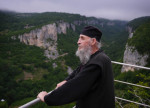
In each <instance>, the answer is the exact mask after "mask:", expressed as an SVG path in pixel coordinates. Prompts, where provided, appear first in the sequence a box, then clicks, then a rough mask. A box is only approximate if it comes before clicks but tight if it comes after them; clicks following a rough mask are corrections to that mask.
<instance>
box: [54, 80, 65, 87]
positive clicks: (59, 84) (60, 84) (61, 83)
mask: <svg viewBox="0 0 150 108" xmlns="http://www.w3.org/2000/svg"><path fill="white" fill-rule="evenodd" d="M66 82H67V81H66V80H64V81H62V82H60V83H58V84H57V86H56V88H55V89H57V88H58V87H60V86H62V85H63V84H65V83H66Z"/></svg>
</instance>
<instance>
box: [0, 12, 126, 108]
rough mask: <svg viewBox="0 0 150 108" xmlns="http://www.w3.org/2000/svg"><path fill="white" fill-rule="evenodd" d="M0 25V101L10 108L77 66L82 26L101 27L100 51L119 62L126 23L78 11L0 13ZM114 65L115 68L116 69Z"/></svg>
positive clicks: (53, 86)
mask: <svg viewBox="0 0 150 108" xmlns="http://www.w3.org/2000/svg"><path fill="white" fill-rule="evenodd" d="M0 23H1V25H0V73H1V76H0V99H4V100H6V102H7V104H8V105H12V106H14V107H16V106H19V105H21V104H23V103H25V102H26V101H27V100H31V99H32V98H30V97H36V95H37V93H39V92H40V91H42V90H46V91H50V90H52V89H54V88H55V86H56V84H57V83H58V82H60V81H62V80H63V79H64V78H65V77H66V76H67V75H68V73H67V71H68V69H70V68H71V69H75V68H76V67H77V66H78V64H79V60H78V58H77V57H76V56H75V51H76V50H77V40H78V37H79V34H80V31H81V29H82V28H83V27H84V26H87V25H93V26H96V27H98V28H100V29H101V31H102V32H103V36H102V49H103V50H104V51H105V52H106V54H107V55H108V56H109V57H110V58H111V59H112V60H115V61H122V57H123V52H124V49H125V44H126V41H127V36H128V33H127V31H126V30H125V28H126V23H127V22H125V21H116V20H115V21H113V20H108V19H97V18H95V17H86V16H81V15H79V14H68V13H57V12H46V13H12V12H3V11H1V12H0ZM38 36H39V37H38ZM39 40H40V42H39ZM37 42H39V43H38V44H37ZM47 50H48V52H47V53H45V52H46V51H47ZM54 50H55V51H54ZM56 50H57V51H58V55H57V56H55V54H56ZM45 55H48V56H49V55H51V56H55V57H54V58H48V57H47V56H45ZM115 69H116V70H117V71H120V70H119V69H120V67H119V68H115ZM115 69H114V70H115ZM16 94H17V95H16ZM0 104H1V103H0ZM69 106H70V105H68V108H69ZM45 107H46V106H45ZM70 107H72V104H71V106H70ZM62 108H64V107H63V106H62Z"/></svg>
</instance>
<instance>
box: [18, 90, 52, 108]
mask: <svg viewBox="0 0 150 108" xmlns="http://www.w3.org/2000/svg"><path fill="white" fill-rule="evenodd" d="M51 92H52V91H50V92H49V93H48V94H50V93H51ZM40 101H41V100H40V98H36V99H34V100H32V101H30V102H28V103H26V104H24V105H22V106H20V107H19V108H28V107H30V106H32V105H34V104H36V103H38V102H40Z"/></svg>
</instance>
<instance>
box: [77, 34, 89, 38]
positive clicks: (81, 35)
mask: <svg viewBox="0 0 150 108" xmlns="http://www.w3.org/2000/svg"><path fill="white" fill-rule="evenodd" d="M79 37H80V38H81V37H85V38H90V37H89V36H86V35H83V34H80V36H79Z"/></svg>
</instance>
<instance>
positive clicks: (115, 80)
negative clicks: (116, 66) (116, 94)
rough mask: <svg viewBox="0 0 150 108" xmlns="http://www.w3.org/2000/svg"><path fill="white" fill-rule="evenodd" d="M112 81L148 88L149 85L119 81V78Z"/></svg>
mask: <svg viewBox="0 0 150 108" xmlns="http://www.w3.org/2000/svg"><path fill="white" fill-rule="evenodd" d="M114 81H115V82H120V83H124V84H128V85H133V86H137V87H142V88H147V89H150V87H147V86H142V85H138V84H133V83H128V82H124V81H120V80H114Z"/></svg>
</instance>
